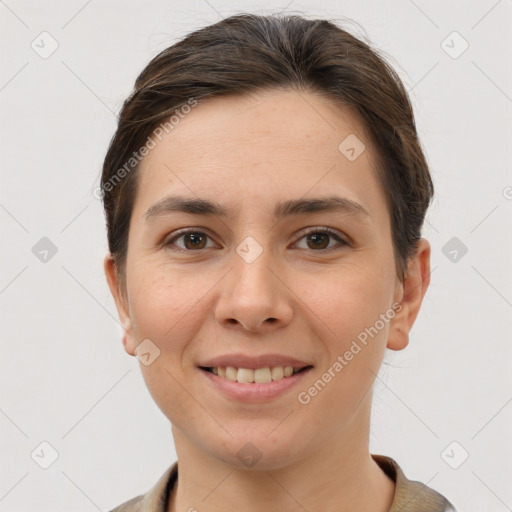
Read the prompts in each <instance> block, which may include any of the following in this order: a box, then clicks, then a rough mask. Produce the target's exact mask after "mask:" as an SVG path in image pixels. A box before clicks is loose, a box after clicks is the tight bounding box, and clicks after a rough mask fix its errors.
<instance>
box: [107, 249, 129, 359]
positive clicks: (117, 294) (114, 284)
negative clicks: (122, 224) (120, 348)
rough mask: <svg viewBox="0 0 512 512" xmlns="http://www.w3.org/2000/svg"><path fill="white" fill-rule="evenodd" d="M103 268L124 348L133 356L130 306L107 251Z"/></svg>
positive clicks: (112, 260)
mask: <svg viewBox="0 0 512 512" xmlns="http://www.w3.org/2000/svg"><path fill="white" fill-rule="evenodd" d="M103 268H104V271H105V277H106V278H107V282H108V286H109V288H110V293H112V297H114V301H115V303H116V308H117V313H118V315H119V319H120V320H121V323H122V325H123V329H124V335H123V345H124V349H125V350H126V352H127V353H128V354H130V355H131V356H134V355H135V346H136V344H135V339H134V336H133V326H132V320H131V317H130V308H129V306H128V304H127V297H126V295H125V294H124V293H123V292H122V290H121V288H120V284H119V278H118V274H117V268H116V265H115V262H114V259H113V258H112V255H111V254H110V253H108V254H107V255H106V256H105V259H104V260H103Z"/></svg>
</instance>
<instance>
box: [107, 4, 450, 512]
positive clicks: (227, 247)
mask: <svg viewBox="0 0 512 512" xmlns="http://www.w3.org/2000/svg"><path fill="white" fill-rule="evenodd" d="M101 188H102V191H101V193H102V196H103V201H104V207H105V213H106V222H107V230H108V242H109V254H108V255H107V256H106V258H105V262H104V267H105V274H106V277H107V280H108V283H109V286H110V289H111V292H112V294H113V297H114V299H115V302H116V306H117V309H118V313H119V315H120V318H121V320H122V323H123V326H124V330H125V333H124V338H123V344H124V347H125V350H126V352H127V353H128V354H130V355H133V356H136V357H137V358H138V359H139V361H140V363H141V370H142V372H143V376H144V379H145V382H146V384H147V386H148V389H149V391H150V393H151V395H152V396H153V398H154V400H155V402H156V403H157V405H158V406H159V407H160V409H161V410H162V412H163V413H164V414H165V415H166V417H167V418H168V419H169V421H170V423H171V426H172V434H173V438H174V441H175V446H176V453H177V458H178V461H177V462H175V463H174V464H172V465H171V466H170V467H169V469H168V470H167V471H166V472H165V474H164V475H162V477H161V478H160V480H159V481H158V482H157V483H156V484H155V486H154V487H153V488H152V489H151V490H150V491H149V492H148V493H147V494H145V495H141V496H138V497H136V498H133V499H132V500H130V501H129V502H126V503H124V504H123V505H121V506H119V507H117V508H116V509H114V510H115V511H118V512H120V511H135V510H137V511H152V512H156V511H158V512H163V511H166V512H175V511H194V510H199V511H203V510H204V511H212V512H213V511H217V510H223V511H226V510H228V511H229V510H244V511H266V510H269V511H270V510H280V511H295V510H307V511H316V510H318V511H320V510H321V511H324V512H325V511H328V512H330V511H340V510H350V511H351V512H357V511H361V512H362V511H365V512H369V511H370V512H387V511H392V512H398V511H399V510H403V511H405V510H407V511H413V510H414V511H425V512H426V511H429V512H434V511H446V510H454V509H453V506H452V505H451V503H450V502H449V501H448V500H447V499H446V498H444V497H443V496H442V495H440V494H439V493H438V492H436V491H435V490H433V489H431V488H428V487H426V486H425V485H423V484H421V483H419V482H414V481H410V480H408V479H407V478H406V476H405V475H404V473H403V472H402V470H401V469H400V467H399V465H398V464H397V463H396V461H394V460H393V459H392V458H390V457H386V456H384V455H376V454H370V453H369V428H370V412H371V401H372V387H373V384H374V382H375V378H376V375H377V372H378V370H379V367H380V365H381V363H382V359H383V356H384V353H385V349H386V348H389V349H391V350H402V349H404V348H405V347H406V346H407V344H408V339H409V331H410V330H411V328H412V325H413V323H414V321H415V319H416V317H417V315H418V312H419V309H420V307H421V303H422V300H423V297H424V295H425V292H426V290H427V287H428V285H429V280H430V244H429V242H428V241H427V240H425V239H424V238H421V228H422V224H423V221H424V217H425V213H426V210H427V208H428V206H429V204H430V201H431V199H432V194H433V185H432V181H431V177H430V174H429V170H428V166H427V163H426V160H425V157H424V154H423V152H422V149H421V145H420V143H419V141H418V139H417V134H416V128H415V122H414V116H413V111H412V108H411V105H410V102H409V99H408V96H407V93H406V91H405V90H404V87H403V85H402V83H401V81H400V79H399V78H398V76H397V75H396V73H395V72H394V71H393V70H392V69H391V68H390V67H389V65H388V64H387V63H385V61H384V60H383V59H381V58H380V57H379V56H378V55H377V53H376V52H375V51H374V50H372V49H371V48H370V47H369V46H368V45H367V44H366V43H364V42H362V41H360V40H358V39H356V38H355V37H353V36H352V35H350V34H349V33H347V32H346V31H344V30H343V29H341V28H339V27H338V26H336V25H335V24H334V23H332V22H329V21H327V20H306V19H305V18H303V17H300V16H281V17H279V16H257V15H251V14H239V15H235V16H232V17H230V18H227V19H224V20H222V21H221V22H219V23H216V24H214V25H211V26H208V27H205V28H202V29H201V30H198V31H196V32H194V33H192V34H190V35H188V36H187V37H186V38H184V39H183V40H181V41H179V42H178V43H176V44H174V45H172V46H171V47H169V48H167V49H166V50H164V51H162V52H161V53H160V54H159V55H157V56H156V57H155V58H154V59H153V60H152V61H151V62H150V63H149V64H148V65H147V67H146V68H145V69H144V70H143V71H142V73H141V74H140V76H139V77H138V78H137V80H136V83H135V88H134V91H133V93H132V94H131V95H130V97H129V98H128V99H127V100H126V101H125V103H124V105H123V108H122V111H121V113H120V118H119V126H118V129H117V131H116V133H115V135H114V137H113V139H112V141H111V143H110V147H109V150H108V153H107V155H106V158H105V162H104V167H103V174H102V181H101Z"/></svg>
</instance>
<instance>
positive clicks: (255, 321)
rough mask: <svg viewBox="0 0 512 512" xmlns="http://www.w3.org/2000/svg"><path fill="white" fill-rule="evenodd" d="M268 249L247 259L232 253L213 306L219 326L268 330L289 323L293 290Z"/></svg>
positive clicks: (257, 330) (255, 330) (246, 329)
mask: <svg viewBox="0 0 512 512" xmlns="http://www.w3.org/2000/svg"><path fill="white" fill-rule="evenodd" d="M268 252H270V251H263V253H262V254H261V255H260V256H259V257H258V258H257V259H256V260H255V261H252V262H250V263H248V262H247V261H245V260H244V259H243V258H242V257H240V256H239V255H238V254H237V253H235V254H234V257H233V259H234V261H233V268H232V269H231V271H230V272H228V274H227V276H226V277H225V278H224V279H223V280H222V281H221V283H219V290H220V292H219V298H218V301H217V303H216V307H215V317H216V320H217V322H219V324H221V325H222V326H223V327H225V328H230V329H241V330H243V331H249V332H270V331H274V330H276V329H280V328H283V327H284V326H286V325H288V324H289V323H290V321H291V319H292V316H293V310H292V297H293V293H292V292H291V291H290V288H289V284H288V285H287V283H286V280H285V279H283V277H284V276H282V275H280V272H279V271H278V270H276V269H277V268H278V266H276V265H275V264H274V265H273V264H272V262H271V261H270V258H269V257H267V255H266V253H268ZM272 267H276V269H274V268H272Z"/></svg>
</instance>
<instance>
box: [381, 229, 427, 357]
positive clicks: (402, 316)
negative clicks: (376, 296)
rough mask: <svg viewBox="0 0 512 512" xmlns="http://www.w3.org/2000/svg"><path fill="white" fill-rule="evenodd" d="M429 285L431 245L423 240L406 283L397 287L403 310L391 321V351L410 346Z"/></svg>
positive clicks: (412, 261)
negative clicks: (410, 338) (410, 333)
mask: <svg viewBox="0 0 512 512" xmlns="http://www.w3.org/2000/svg"><path fill="white" fill-rule="evenodd" d="M429 284H430V243H429V242H428V240H426V239H425V238H421V239H420V240H419V242H418V249H417V250H416V254H415V255H414V256H413V257H412V258H411V259H410V260H409V262H408V270H407V273H406V275H405V277H404V282H403V283H399V284H398V285H397V291H396V295H395V296H396V297H397V301H398V302H400V301H401V303H402V309H401V310H399V311H398V312H397V313H396V314H395V316H394V318H393V319H392V320H391V321H390V328H389V337H388V344H387V347H388V348H389V349H391V350H403V349H404V348H405V347H407V345H408V344H409V332H410V330H411V328H412V326H413V324H414V322H415V320H416V317H417V316H418V313H419V310H420V307H421V304H422V302H423V297H424V296H425V292H426V291H427V288H428V286H429ZM400 297H401V299H400Z"/></svg>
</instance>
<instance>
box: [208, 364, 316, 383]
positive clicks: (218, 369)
mask: <svg viewBox="0 0 512 512" xmlns="http://www.w3.org/2000/svg"><path fill="white" fill-rule="evenodd" d="M199 368H200V369H201V370H203V371H206V372H209V373H212V374H214V375H217V376H218V377H221V378H223V379H226V380H229V381H232V382H239V383H243V384H251V383H253V384H254V383H256V384H259V383H266V382H273V381H276V380H282V379H286V378H288V377H291V376H292V375H295V374H297V373H301V372H304V371H307V370H309V369H311V368H313V366H311V365H308V366H303V367H301V368H296V367H293V366H265V367H263V368H256V369H251V368H235V367H234V366H226V367H224V366H215V367H206V366H200V367H199Z"/></svg>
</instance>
